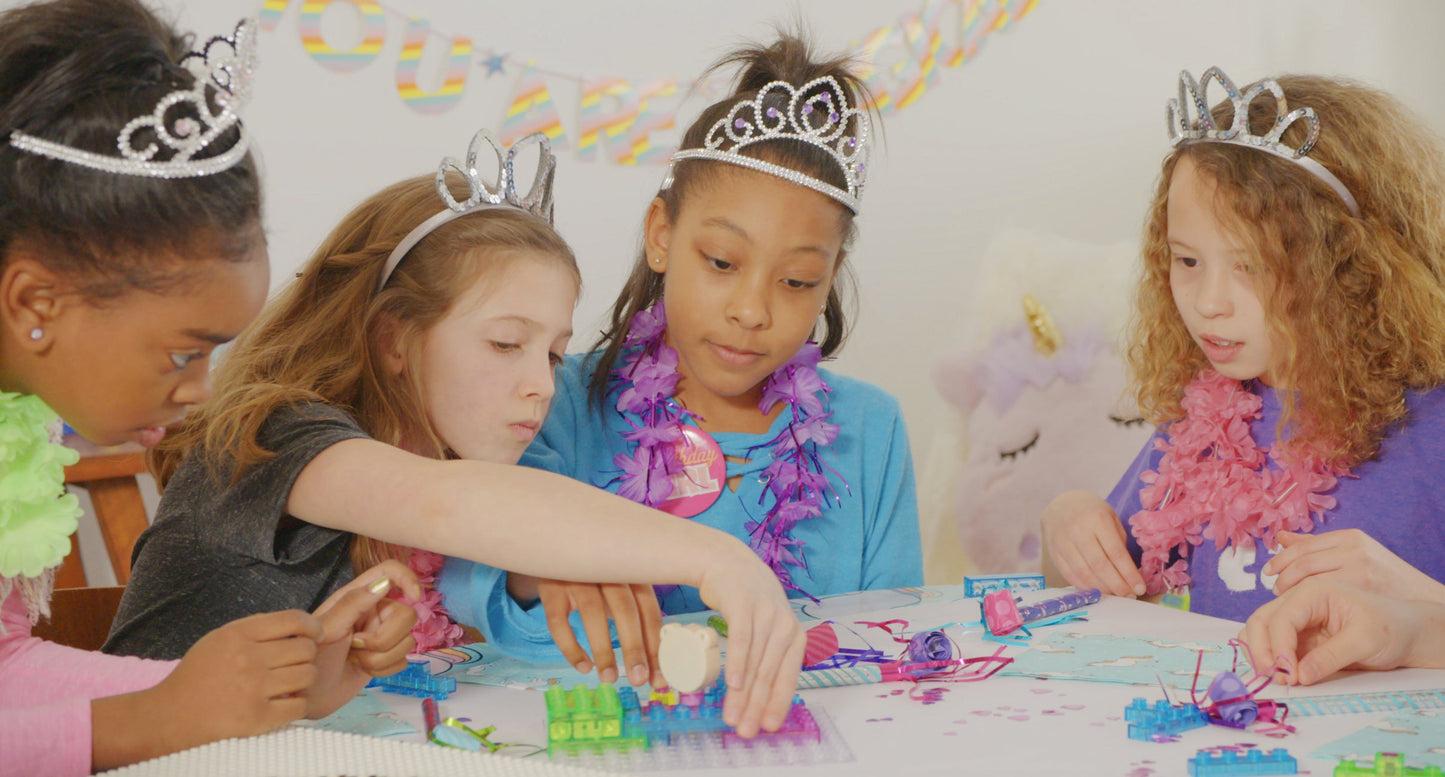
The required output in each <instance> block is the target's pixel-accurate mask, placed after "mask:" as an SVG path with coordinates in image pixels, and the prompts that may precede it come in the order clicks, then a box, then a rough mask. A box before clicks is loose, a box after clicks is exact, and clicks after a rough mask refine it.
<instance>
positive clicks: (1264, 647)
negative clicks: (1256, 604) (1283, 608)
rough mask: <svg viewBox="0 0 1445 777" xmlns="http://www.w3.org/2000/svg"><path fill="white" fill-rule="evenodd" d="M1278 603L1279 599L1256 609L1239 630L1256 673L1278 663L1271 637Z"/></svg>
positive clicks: (1261, 672)
mask: <svg viewBox="0 0 1445 777" xmlns="http://www.w3.org/2000/svg"><path fill="white" fill-rule="evenodd" d="M1277 604H1278V600H1275V601H1273V602H1269V603H1267V604H1265V605H1263V606H1261V607H1260V608H1259V609H1257V610H1255V611H1254V614H1252V615H1250V616H1249V620H1248V621H1246V622H1245V624H1244V628H1242V629H1240V630H1239V639H1240V641H1241V642H1243V643H1244V647H1245V653H1246V655H1247V657H1248V658H1249V664H1250V667H1251V668H1253V669H1254V672H1255V674H1263V673H1264V672H1265V670H1267V669H1270V668H1271V667H1274V666H1275V664H1276V661H1275V655H1276V651H1275V649H1274V647H1273V646H1272V645H1271V644H1270V639H1269V624H1270V621H1271V618H1272V616H1273V612H1274V609H1273V608H1275V606H1276V605H1277ZM1276 679H1277V680H1278V679H1279V678H1276Z"/></svg>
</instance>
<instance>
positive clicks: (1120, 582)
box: [1070, 535, 1134, 596]
mask: <svg viewBox="0 0 1445 777" xmlns="http://www.w3.org/2000/svg"><path fill="white" fill-rule="evenodd" d="M1110 539H1113V538H1111V537H1108V536H1107V535H1105V536H1102V537H1101V536H1097V535H1096V536H1093V537H1089V538H1086V539H1084V540H1083V541H1082V542H1081V543H1080V545H1079V546H1078V548H1077V550H1078V558H1077V559H1076V561H1075V564H1074V567H1075V569H1076V572H1077V575H1076V576H1077V577H1078V578H1080V579H1081V580H1082V582H1075V581H1074V580H1073V579H1070V582H1072V583H1074V585H1075V586H1078V587H1079V588H1083V587H1086V586H1087V587H1089V588H1098V589H1099V590H1101V591H1103V592H1104V593H1107V594H1112V595H1114V596H1133V595H1134V587H1133V586H1132V585H1130V584H1129V583H1127V582H1125V580H1124V576H1123V575H1121V574H1120V573H1119V570H1118V568H1117V567H1116V566H1115V565H1116V561H1115V559H1114V558H1113V556H1112V554H1111V553H1110V549H1109V548H1108V547H1106V546H1107V545H1109V544H1110V543H1109V540H1110ZM1114 544H1117V543H1114ZM1120 550H1121V552H1122V553H1123V555H1124V557H1125V558H1126V559H1127V558H1128V555H1129V553H1128V551H1127V550H1125V549H1123V548H1122V546H1120ZM1127 563H1128V564H1129V566H1133V561H1132V560H1129V561H1128V562H1127ZM1080 567H1082V569H1080Z"/></svg>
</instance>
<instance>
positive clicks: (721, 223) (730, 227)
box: [702, 216, 753, 243]
mask: <svg viewBox="0 0 1445 777" xmlns="http://www.w3.org/2000/svg"><path fill="white" fill-rule="evenodd" d="M702 225H703V226H704V227H720V228H722V229H725V230H727V231H729V232H731V233H733V234H735V235H737V236H738V237H740V238H742V239H744V240H746V241H748V242H749V243H751V242H752V240H753V236H752V235H749V234H748V231H747V230H746V229H743V228H742V227H740V226H738V225H737V224H734V223H733V222H731V221H728V220H727V219H726V218H725V217H723V216H712V217H711V218H706V219H703V221H702Z"/></svg>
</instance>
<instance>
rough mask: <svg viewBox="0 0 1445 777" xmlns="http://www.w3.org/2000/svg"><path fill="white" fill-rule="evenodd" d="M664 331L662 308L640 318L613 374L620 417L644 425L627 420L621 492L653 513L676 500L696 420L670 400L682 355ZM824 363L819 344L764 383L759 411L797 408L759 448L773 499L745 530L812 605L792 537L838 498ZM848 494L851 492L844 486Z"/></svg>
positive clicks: (620, 458)
mask: <svg viewBox="0 0 1445 777" xmlns="http://www.w3.org/2000/svg"><path fill="white" fill-rule="evenodd" d="M666 331H667V315H666V312H665V311H664V310H663V307H662V305H661V304H660V303H659V304H653V305H652V306H651V307H649V308H647V309H645V310H640V311H638V312H637V314H636V315H634V316H633V317H632V322H631V325H630V326H629V327H628V333H627V339H626V340H625V341H623V345H624V351H623V357H622V364H621V366H620V367H619V368H618V369H616V370H615V371H614V372H613V375H614V385H615V386H616V387H619V388H621V393H620V394H619V395H618V397H617V409H618V411H620V412H622V413H624V414H631V415H635V416H638V417H640V418H641V419H642V424H641V425H640V426H639V425H636V424H631V422H630V421H629V424H631V425H632V427H633V428H632V430H631V431H629V432H627V433H626V434H625V435H624V437H625V439H627V440H628V441H630V442H635V443H636V444H637V447H636V448H634V449H633V451H632V453H630V454H627V453H622V454H618V455H617V457H616V458H615V459H614V460H613V463H614V464H616V465H617V467H618V468H619V469H621V470H622V475H621V476H620V477H619V478H618V480H620V481H621V486H620V487H619V488H618V490H617V493H618V494H619V495H621V496H623V497H626V498H628V499H631V500H632V501H634V502H639V503H641V504H645V505H647V506H648V507H654V508H655V507H660V506H661V505H662V503H663V502H666V501H667V499H668V497H669V496H671V495H672V476H673V475H674V474H676V473H679V472H681V471H682V462H681V461H679V460H678V457H677V454H676V452H674V451H673V449H672V447H671V443H673V442H676V441H678V440H680V439H682V425H683V423H684V421H685V420H686V419H687V418H689V417H693V418H695V417H696V416H695V415H694V414H693V413H689V412H688V411H687V410H685V409H683V408H682V407H680V406H678V405H677V403H675V402H673V401H672V396H673V393H674V392H676V390H677V381H678V377H679V375H678V372H677V351H675V350H673V349H672V347H671V346H669V345H668V344H667V343H666V342H665V341H664V339H663V335H664V334H665V333H666ZM821 358H822V352H821V351H820V350H819V348H818V345H817V344H816V343H813V342H811V341H810V342H808V343H807V344H805V345H804V346H803V347H802V349H801V350H799V351H798V353H797V355H795V356H794V357H793V358H792V359H790V360H789V361H788V363H787V364H784V365H783V366H782V367H779V368H778V369H777V370H775V371H774V372H773V374H772V375H769V376H768V378H767V380H765V381H764V382H763V395H762V399H761V400H759V402H758V410H759V411H761V412H762V413H763V414H767V413H769V412H770V411H772V409H773V407H774V406H775V405H777V403H779V402H784V403H787V404H788V405H789V406H790V407H792V409H793V421H792V422H791V423H789V424H788V428H786V429H784V430H783V431H782V432H781V433H780V434H778V436H777V437H774V438H773V439H771V440H769V441H768V442H766V443H763V444H762V445H759V446H757V448H754V450H758V449H762V448H767V449H768V450H769V453H770V455H771V456H772V457H773V460H772V462H770V463H769V464H768V466H767V467H766V468H765V469H764V470H763V481H764V482H765V483H766V485H767V489H766V490H765V491H764V492H763V497H762V499H763V500H766V499H767V496H768V495H769V494H771V495H772V496H773V505H772V507H770V508H769V509H768V511H767V514H766V516H764V518H763V520H761V521H748V522H747V524H746V525H745V526H744V529H745V530H746V531H747V533H748V537H749V545H751V547H752V549H753V552H754V553H757V554H758V557H759V558H761V559H762V560H763V562H764V563H766V564H767V565H768V566H769V567H770V568H772V570H773V572H774V573H775V574H776V575H777V576H778V580H779V582H781V583H782V584H783V586H784V587H785V588H788V589H790V590H793V591H798V592H799V593H802V594H804V595H805V596H808V597H809V598H810V599H811V598H813V597H812V595H811V594H808V593H807V592H806V591H804V590H803V589H802V588H800V587H798V585H797V584H796V583H794V582H793V573H792V570H791V569H790V568H792V567H796V568H799V569H802V570H805V571H806V570H807V568H808V564H807V560H806V559H805V558H804V556H803V541H802V540H799V539H796V538H794V537H793V536H792V531H793V527H795V526H797V525H798V523H799V522H800V521H804V520H807V519H809V518H817V517H819V516H821V515H822V514H823V507H824V505H825V504H826V503H827V502H828V500H829V499H830V498H831V499H833V500H838V499H839V497H838V494H837V492H836V490H835V489H834V488H833V485H832V483H831V482H830V481H829V479H828V473H830V472H831V473H833V474H834V475H835V476H837V473H836V472H834V471H833V470H832V468H831V467H828V466H827V465H826V464H825V463H824V462H823V458H822V449H824V448H826V447H827V446H828V445H830V444H831V443H832V442H833V440H834V439H836V438H837V436H838V425H837V424H833V423H829V422H828V418H829V417H830V416H831V415H832V413H830V412H829V411H828V400H827V395H828V393H829V392H830V391H831V389H829V388H828V384H827V383H825V382H824V381H823V378H822V377H821V376H820V375H818V369H817V368H818V362H819V361H820V360H821ZM624 417H626V416H625V415H624ZM839 480H840V481H841V480H842V478H841V476H839ZM843 487H844V489H845V490H846V489H847V487H848V486H847V483H844V484H843ZM815 601H816V599H815Z"/></svg>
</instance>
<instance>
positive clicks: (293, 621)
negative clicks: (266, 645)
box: [221, 610, 322, 642]
mask: <svg viewBox="0 0 1445 777" xmlns="http://www.w3.org/2000/svg"><path fill="white" fill-rule="evenodd" d="M221 628H235V629H238V630H240V633H241V634H242V635H243V636H245V637H246V638H247V639H249V640H251V641H253V642H270V641H272V640H277V639H289V638H291V637H306V638H308V639H310V640H313V641H315V640H319V639H320V638H321V632H322V628H321V621H320V619H318V618H316V617H315V616H312V615H311V614H310V613H306V612H302V611H301V610H282V611H280V612H263V613H259V614H256V615H248V616H246V617H245V618H241V619H239V620H235V621H232V622H231V623H230V624H228V625H227V626H222V627H221Z"/></svg>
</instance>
